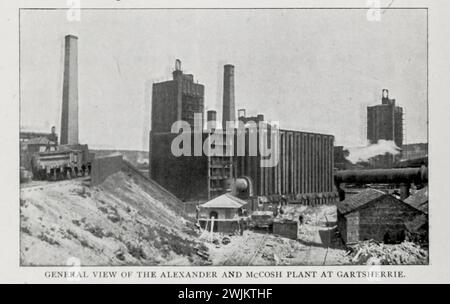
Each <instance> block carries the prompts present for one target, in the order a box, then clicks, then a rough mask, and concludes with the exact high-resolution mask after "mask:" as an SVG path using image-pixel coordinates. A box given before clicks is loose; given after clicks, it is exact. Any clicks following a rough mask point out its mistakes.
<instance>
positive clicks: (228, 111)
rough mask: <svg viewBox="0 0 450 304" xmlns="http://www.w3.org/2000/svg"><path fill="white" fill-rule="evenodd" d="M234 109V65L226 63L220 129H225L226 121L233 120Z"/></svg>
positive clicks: (234, 118)
mask: <svg viewBox="0 0 450 304" xmlns="http://www.w3.org/2000/svg"><path fill="white" fill-rule="evenodd" d="M235 116H236V115H235V110H234V66H233V65H231V64H226V65H225V66H224V70H223V109H222V129H223V130H225V129H226V123H227V121H233V122H234V121H235V120H236V117H235Z"/></svg>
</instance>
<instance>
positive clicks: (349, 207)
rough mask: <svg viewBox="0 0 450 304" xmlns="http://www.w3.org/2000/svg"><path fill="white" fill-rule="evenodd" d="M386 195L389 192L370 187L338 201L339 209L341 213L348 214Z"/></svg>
mask: <svg viewBox="0 0 450 304" xmlns="http://www.w3.org/2000/svg"><path fill="white" fill-rule="evenodd" d="M384 195H388V194H386V193H384V192H382V191H380V190H376V189H370V188H369V189H366V190H363V191H361V192H359V193H358V194H355V195H352V196H350V197H349V198H346V199H345V200H344V201H342V202H338V204H337V209H338V211H339V212H340V213H342V214H346V213H349V212H351V211H353V210H355V209H357V208H359V207H362V206H364V205H366V204H368V203H370V202H372V201H373V200H375V199H377V198H380V197H382V196H384Z"/></svg>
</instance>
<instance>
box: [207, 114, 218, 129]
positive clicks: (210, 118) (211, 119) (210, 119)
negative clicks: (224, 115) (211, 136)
mask: <svg viewBox="0 0 450 304" xmlns="http://www.w3.org/2000/svg"><path fill="white" fill-rule="evenodd" d="M206 120H207V127H208V130H212V131H213V130H214V129H215V128H216V121H217V112H216V111H214V110H209V111H208V112H206Z"/></svg>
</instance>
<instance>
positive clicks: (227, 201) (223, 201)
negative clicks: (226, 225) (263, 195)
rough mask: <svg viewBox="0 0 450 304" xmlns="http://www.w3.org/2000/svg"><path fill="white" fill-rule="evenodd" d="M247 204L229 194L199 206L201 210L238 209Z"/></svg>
mask: <svg viewBox="0 0 450 304" xmlns="http://www.w3.org/2000/svg"><path fill="white" fill-rule="evenodd" d="M245 204H247V202H245V201H243V200H241V199H239V198H237V197H235V196H233V195H231V194H229V193H225V194H222V195H221V196H218V197H216V198H214V199H212V200H210V201H207V202H206V203H204V204H202V205H200V207H202V208H231V209H238V208H241V207H242V206H244V205H245Z"/></svg>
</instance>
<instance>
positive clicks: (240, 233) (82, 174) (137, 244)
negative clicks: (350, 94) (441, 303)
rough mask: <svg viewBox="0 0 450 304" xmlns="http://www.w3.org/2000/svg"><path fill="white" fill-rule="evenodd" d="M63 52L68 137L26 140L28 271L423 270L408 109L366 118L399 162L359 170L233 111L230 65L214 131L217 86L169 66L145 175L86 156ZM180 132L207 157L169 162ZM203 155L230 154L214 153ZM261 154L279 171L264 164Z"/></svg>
mask: <svg viewBox="0 0 450 304" xmlns="http://www.w3.org/2000/svg"><path fill="white" fill-rule="evenodd" d="M64 43H65V48H64V50H65V52H64V72H63V86H62V112H61V128H60V134H57V133H56V128H55V127H53V128H52V129H51V131H50V132H49V133H42V132H34V131H33V132H25V131H23V132H21V133H20V161H21V163H20V178H21V198H20V205H21V263H22V264H23V265H49V266H50V265H63V264H65V259H67V258H68V257H69V256H80V257H82V263H84V264H85V265H93V266H95V265H110V266H112V265H245V266H250V265H348V264H365V263H373V262H374V261H377V263H380V264H427V263H428V161H427V159H428V155H427V153H428V151H427V150H426V152H425V154H423V153H422V154H420V153H418V152H417V149H419V148H415V149H416V150H414V151H416V154H417V156H418V157H415V156H414V157H413V150H412V148H411V146H409V147H410V148H408V149H405V151H403V150H402V149H403V147H405V143H404V122H403V120H404V109H403V108H402V107H401V106H400V104H401V101H399V102H397V101H396V100H395V99H391V98H390V97H389V91H388V90H387V89H383V90H382V91H381V88H380V91H381V92H382V94H381V104H377V105H373V106H369V107H368V108H367V122H366V123H367V140H368V142H369V144H371V145H376V144H378V143H379V142H380V141H392V142H393V143H394V144H395V146H396V147H397V148H398V150H399V153H398V154H396V155H393V154H389V153H386V154H383V155H376V156H375V157H373V158H372V159H370V160H369V161H368V162H367V163H363V164H362V163H352V162H350V161H349V160H348V159H347V158H346V157H347V154H346V152H345V149H344V148H343V147H337V146H336V145H335V137H334V135H333V134H321V133H312V132H306V131H303V130H291V129H283V128H282V127H279V126H277V125H276V124H274V123H273V122H272V121H271V119H281V118H280V117H268V115H267V113H262V112H259V113H256V115H255V116H250V115H247V109H246V108H245V107H242V108H239V109H237V107H236V100H235V99H236V96H237V95H236V94H235V81H236V79H238V77H236V76H238V75H239V73H241V72H242V71H240V69H239V66H234V65H233V64H232V63H228V64H225V65H223V85H222V87H223V99H222V109H221V115H220V116H221V118H222V121H221V122H218V121H217V116H218V115H217V114H218V110H219V109H217V110H216V109H210V110H208V111H207V112H206V113H205V109H206V108H205V87H206V86H208V83H205V84H201V83H199V82H198V81H196V78H195V76H194V75H195V74H190V73H185V71H184V70H183V68H182V62H181V60H179V59H175V58H174V59H175V60H174V61H175V65H174V68H173V72H172V76H171V79H169V80H167V81H163V82H155V83H153V86H152V94H151V126H150V133H149V147H148V151H145V153H148V164H146V165H145V166H144V167H143V166H142V164H138V163H136V162H135V161H133V160H131V159H130V158H129V157H128V156H127V155H125V154H119V153H113V152H114V151H111V153H105V152H104V151H103V152H101V151H95V150H92V149H89V147H88V145H87V144H83V143H80V141H79V117H78V116H79V111H78V105H79V104H78V103H79V100H78V73H79V70H81V69H82V67H83V64H80V67H79V62H78V47H79V39H78V37H76V36H74V35H67V36H66V37H65V40H64ZM221 72H222V71H221ZM211 73H215V71H214V70H211ZM167 76H168V75H167ZM136 81H142V82H144V80H143V79H136ZM80 102H83V101H82V100H80ZM239 104H243V103H239ZM205 117H206V119H205ZM179 122H183V123H185V125H189V126H197V127H196V128H193V129H191V130H190V131H189V132H187V135H186V134H184V136H185V137H184V138H186V139H187V140H186V141H185V142H183V144H188V145H189V147H187V148H189V150H195V149H198V147H200V151H201V153H200V155H195V154H194V155H192V154H190V155H186V154H181V155H175V154H174V153H173V146H174V142H175V141H176V138H177V137H179V136H181V135H183V134H182V132H181V131H180V130H179V129H178V128H176V126H177V124H178V123H179ZM280 125H281V126H282V122H280ZM174 126H175V129H176V132H174ZM183 132H184V130H183ZM273 134H276V135H273ZM213 136H215V138H216V139H220V140H218V141H217V142H214V143H212V144H211V141H210V139H211V138H212V137H213ZM90 144H91V143H90ZM208 144H209V146H208V147H209V148H210V149H215V150H216V151H219V152H222V153H216V154H210V153H206V152H205V150H204V149H203V147H204V146H205V145H208ZM255 147H257V148H256V149H254V148H255ZM261 147H267V148H268V149H269V150H270V151H272V155H271V156H272V157H275V159H276V160H277V161H276V162H274V163H273V165H270V166H265V165H263V162H264V160H265V159H266V158H267V155H264V153H262V152H261ZM406 147H408V146H406ZM417 147H419V146H417ZM183 148H186V147H183ZM420 148H423V147H422V146H420ZM426 149H427V146H426ZM255 151H256V152H255ZM406 151H409V152H408V153H409V157H408V156H407V153H405V152H406ZM263 152H264V151H263Z"/></svg>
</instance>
